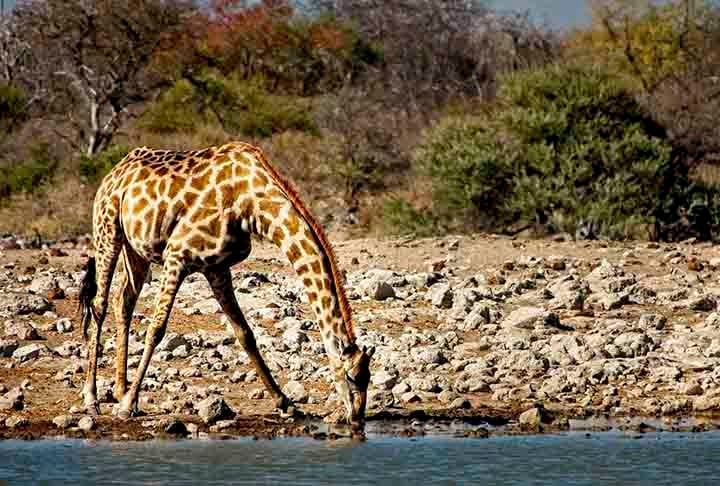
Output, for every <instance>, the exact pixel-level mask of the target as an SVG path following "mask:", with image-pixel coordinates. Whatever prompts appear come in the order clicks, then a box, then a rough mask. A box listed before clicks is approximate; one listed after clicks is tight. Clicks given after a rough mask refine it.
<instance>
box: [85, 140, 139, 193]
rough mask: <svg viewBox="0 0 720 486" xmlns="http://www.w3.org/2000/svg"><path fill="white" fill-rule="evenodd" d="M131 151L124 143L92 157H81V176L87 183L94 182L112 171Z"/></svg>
mask: <svg viewBox="0 0 720 486" xmlns="http://www.w3.org/2000/svg"><path fill="white" fill-rule="evenodd" d="M129 151H130V149H128V147H126V146H124V145H113V146H111V147H108V148H107V149H105V150H104V151H102V152H100V153H99V154H96V155H94V156H92V157H88V156H86V155H83V156H81V157H80V177H81V179H82V180H83V181H84V182H86V183H91V184H94V183H96V182H98V181H100V179H102V178H103V177H105V174H107V173H108V172H110V169H112V168H113V167H115V164H117V163H118V162H120V161H121V160H122V159H123V158H124V157H125V156H126V155H127V154H128V152H129Z"/></svg>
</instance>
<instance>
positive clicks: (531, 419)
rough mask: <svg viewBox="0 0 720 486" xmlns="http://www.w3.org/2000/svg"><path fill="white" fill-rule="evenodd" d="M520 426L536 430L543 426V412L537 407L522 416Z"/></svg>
mask: <svg viewBox="0 0 720 486" xmlns="http://www.w3.org/2000/svg"><path fill="white" fill-rule="evenodd" d="M519 422H520V426H521V427H525V428H528V429H532V430H536V429H538V428H540V426H541V425H542V411H541V410H540V409H539V408H537V407H535V408H531V409H530V410H526V411H524V412H523V413H521V414H520V418H519Z"/></svg>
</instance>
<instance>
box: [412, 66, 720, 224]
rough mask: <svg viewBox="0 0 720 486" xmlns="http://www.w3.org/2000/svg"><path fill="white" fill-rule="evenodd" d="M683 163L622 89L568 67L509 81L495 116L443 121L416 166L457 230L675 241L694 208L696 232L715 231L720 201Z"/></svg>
mask: <svg viewBox="0 0 720 486" xmlns="http://www.w3.org/2000/svg"><path fill="white" fill-rule="evenodd" d="M677 160H678V157H676V154H675V152H674V151H673V147H672V146H671V144H670V142H669V141H668V139H667V136H666V135H665V134H664V133H663V130H662V129H660V128H659V127H658V126H657V125H656V124H655V123H653V122H652V120H651V119H650V118H649V117H648V116H647V115H646V114H645V112H644V111H643V109H642V108H641V106H640V105H639V104H638V103H637V102H636V101H635V99H634V98H633V95H632V94H631V92H630V91H629V90H628V89H626V87H625V86H624V85H623V84H622V83H621V82H619V81H618V80H617V79H615V78H614V77H612V76H611V75H609V74H607V73H606V72H604V71H602V70H599V69H596V68H589V67H582V66H567V65H566V66H552V67H547V68H544V69H540V70H536V71H530V72H526V73H519V74H514V75H511V76H509V77H507V78H506V79H505V80H504V84H503V86H502V87H501V89H500V93H499V99H498V103H497V109H496V110H494V112H493V113H491V114H490V115H489V116H483V117H477V118H468V117H465V118H456V119H450V120H446V121H444V122H443V123H441V124H439V125H438V126H437V127H436V128H435V129H434V130H433V131H432V132H431V134H430V136H429V138H428V140H427V141H426V142H425V143H424V144H423V146H422V147H421V149H420V150H419V151H418V154H417V159H416V162H417V167H418V169H419V170H420V171H421V172H422V173H425V174H427V175H429V176H430V177H431V179H432V181H433V189H432V198H433V213H434V216H435V217H436V218H437V220H439V221H447V222H450V223H454V227H455V228H458V227H460V226H463V225H465V226H467V225H469V226H471V227H474V228H479V229H492V230H501V231H502V230H505V231H511V230H518V229H519V228H521V227H526V226H529V225H540V226H543V227H544V228H545V229H547V230H550V231H567V232H571V233H574V232H576V231H577V230H579V229H580V228H582V227H585V226H587V225H588V224H591V225H592V227H594V228H596V231H597V233H599V235H601V236H603V237H608V238H622V237H626V236H628V235H630V234H636V233H635V232H636V230H637V229H638V228H639V227H646V228H647V227H650V228H653V231H652V232H650V233H648V234H646V235H645V236H653V235H655V236H662V235H665V236H667V232H666V231H665V229H666V228H670V227H673V226H674V225H677V224H678V223H679V220H680V219H681V218H686V219H688V220H692V218H689V217H688V215H687V214H686V213H687V210H688V209H689V208H690V207H691V206H692V207H695V208H696V209H695V211H694V214H696V217H695V219H696V220H695V221H689V223H688V224H689V225H690V226H693V227H694V230H693V231H694V232H695V233H696V234H702V235H707V233H708V230H707V226H708V225H709V224H710V222H709V220H711V219H712V218H711V215H712V214H714V212H715V209H713V208H714V207H716V206H713V204H714V200H715V198H714V196H712V194H710V193H709V192H708V190H707V189H705V188H703V187H701V186H698V185H695V184H691V183H690V182H689V179H688V177H687V168H686V166H685V165H684V164H682V163H679V162H677ZM693 201H695V202H693ZM698 201H702V203H700V202H698ZM703 204H704V206H703ZM702 207H704V208H705V209H701V208H702ZM450 227H453V224H451V225H450Z"/></svg>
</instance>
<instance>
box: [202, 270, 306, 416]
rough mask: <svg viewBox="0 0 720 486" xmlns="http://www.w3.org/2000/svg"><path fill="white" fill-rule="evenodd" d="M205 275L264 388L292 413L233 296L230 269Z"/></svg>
mask: <svg viewBox="0 0 720 486" xmlns="http://www.w3.org/2000/svg"><path fill="white" fill-rule="evenodd" d="M205 277H206V278H207V279H208V282H209V283H210V287H211V288H212V289H213V293H214V295H215V298H216V299H217V301H218V303H219V304H220V307H221V308H222V310H223V311H224V312H225V315H227V317H228V319H229V320H230V323H231V324H232V327H233V331H234V332H235V337H236V338H237V340H238V342H239V343H240V346H242V348H243V349H244V350H245V352H246V353H247V354H248V357H249V358H250V361H251V362H252V364H253V366H254V367H255V371H257V374H258V376H259V377H260V379H261V380H262V382H263V384H264V385H265V388H266V389H267V391H268V392H269V393H270V395H272V397H273V399H274V400H275V406H276V407H277V408H279V409H280V410H281V411H282V412H284V413H291V414H294V413H295V412H296V409H295V406H294V404H293V402H292V401H291V400H290V399H289V398H288V397H287V395H285V394H284V393H283V391H282V390H281V389H280V387H279V386H278V385H277V383H276V382H275V379H274V378H273V377H272V374H271V373H270V369H269V368H268V366H267V364H266V363H265V360H264V359H263V358H262V355H261V354H260V351H259V350H258V348H257V343H256V342H255V335H254V334H253V332H252V329H251V328H250V325H249V324H248V323H247V321H246V320H245V316H244V315H243V313H242V311H241V310H240V306H239V305H238V303H237V299H236V298H235V293H234V292H233V288H232V278H231V275H230V270H229V269H225V270H220V271H216V272H212V273H206V274H205Z"/></svg>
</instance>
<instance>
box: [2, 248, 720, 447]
mask: <svg viewBox="0 0 720 486" xmlns="http://www.w3.org/2000/svg"><path fill="white" fill-rule="evenodd" d="M331 239H333V237H332V236H331ZM451 247H452V248H451ZM53 248H59V249H61V252H57V251H48V250H3V251H0V271H5V272H12V273H14V274H15V275H27V276H30V277H31V276H32V275H34V274H36V273H38V272H43V271H44V270H48V269H54V270H53V271H69V272H77V271H79V270H80V269H81V268H82V266H83V265H84V263H85V260H86V258H87V255H88V249H87V248H84V247H78V246H77V245H73V244H58V245H56V246H55V247H53ZM335 248H336V252H337V254H338V259H339V264H340V267H341V269H343V270H346V271H348V272H363V271H366V270H370V269H376V268H381V269H390V270H394V271H397V272H401V273H413V272H427V271H429V269H431V267H432V266H433V262H437V261H443V262H445V265H446V266H447V267H448V268H449V269H450V270H449V271H450V273H451V274H452V276H453V277H457V278H465V277H470V276H473V275H477V274H479V273H487V274H491V273H493V272H497V271H498V270H499V269H501V268H506V269H510V268H511V266H508V265H506V262H512V261H517V259H519V258H522V257H526V256H528V255H532V256H535V257H546V258H549V257H553V256H562V257H563V258H575V259H581V260H582V261H585V262H588V270H589V269H591V268H592V267H593V266H596V265H597V264H598V263H599V262H600V261H601V260H603V259H607V260H608V261H610V262H619V261H622V262H623V264H624V268H625V270H626V271H628V272H634V273H637V274H642V275H644V276H645V278H651V277H653V276H658V277H659V276H663V275H667V273H668V271H669V269H668V265H669V264H668V263H666V262H664V261H663V260H662V256H663V255H665V254H667V253H668V252H672V251H674V250H679V251H680V252H682V253H683V254H684V255H690V254H691V255H692V259H695V260H698V261H703V262H710V261H712V260H713V259H715V258H718V257H720V249H718V248H717V247H715V246H713V245H710V244H705V243H700V244H698V243H695V242H686V243H683V244H679V245H669V244H667V245H666V244H663V245H655V244H649V243H643V242H597V241H592V242H570V241H567V242H566V241H553V240H512V239H508V238H504V237H497V236H494V235H473V236H452V237H447V238H442V239H439V238H438V239H417V240H416V239H395V240H376V239H352V240H344V241H338V242H337V243H336V244H335ZM455 248H457V249H455ZM677 266H678V267H680V268H682V269H683V270H685V271H687V268H686V267H687V259H685V260H683V261H682V262H678V263H677ZM154 270H155V271H157V272H159V269H155V268H154ZM234 270H243V271H249V270H255V271H263V272H273V273H276V274H279V275H288V276H292V273H291V268H290V267H289V265H288V264H287V263H286V262H285V260H284V259H283V257H282V255H281V254H280V253H279V252H278V251H277V250H276V249H275V247H272V246H269V245H267V244H264V243H261V242H256V243H255V247H254V250H253V254H252V255H251V257H250V258H249V259H248V260H247V261H245V262H243V263H241V264H239V265H238V266H237V267H236V268H235V269H234ZM704 272H705V274H704V276H705V282H708V283H709V282H712V285H718V284H720V281H718V275H717V274H716V273H714V271H712V270H709V269H708V267H706V269H705V270H704ZM52 303H53V305H54V311H53V312H54V315H46V316H40V315H38V316H33V317H32V321H33V323H34V325H35V326H36V327H37V328H38V329H39V330H41V331H40V334H41V335H42V337H43V338H44V340H43V341H42V342H43V343H45V344H47V345H48V346H49V347H50V348H53V347H55V346H59V345H61V344H62V343H64V342H67V341H78V342H81V341H82V333H81V330H80V329H79V326H78V320H77V319H76V314H75V312H76V308H77V298H76V296H74V295H68V296H65V297H64V298H57V299H55V300H53V301H52ZM351 304H352V306H353V308H354V310H355V311H356V312H358V311H369V310H370V311H372V310H373V308H374V307H375V306H380V304H378V303H376V302H373V301H366V300H361V301H354V302H351ZM152 305H153V302H152V299H148V298H147V297H143V296H141V300H140V302H139V305H138V307H137V309H136V319H135V322H134V324H133V327H134V328H135V329H137V328H139V327H140V321H141V319H142V316H148V315H150V314H151V312H152ZM427 306H429V304H428V303H427V302H418V303H413V304H412V309H411V310H412V312H411V319H410V320H409V322H393V321H391V320H373V321H370V322H362V323H361V324H358V325H360V326H363V327H365V328H367V329H368V330H375V331H378V332H382V333H384V334H387V335H390V336H397V335H400V334H401V333H402V332H403V329H404V328H405V327H407V326H412V327H414V328H416V329H421V330H422V329H424V328H433V327H435V326H436V325H437V322H436V321H435V320H434V314H433V313H432V312H431V310H430V309H426V307H427ZM301 308H302V312H303V314H304V316H305V317H306V318H311V317H312V316H311V313H310V311H309V309H308V308H307V307H306V306H301ZM630 312H632V309H631V310H630ZM678 313H680V314H682V311H678ZM588 315H590V316H592V312H590V314H588ZM565 316H571V317H575V318H582V316H578V313H577V312H575V313H572V312H564V313H561V317H563V318H564V317H565ZM59 317H60V318H61V317H69V318H71V319H73V322H74V323H75V326H74V329H73V331H72V332H70V333H64V334H60V333H58V332H55V331H54V330H52V329H50V326H51V325H52V323H53V322H55V321H57V319H58V318H59ZM220 318H221V315H220V314H214V315H196V316H188V315H185V314H184V313H182V312H178V311H177V309H176V310H174V311H173V313H172V315H171V318H170V323H169V326H168V332H177V333H180V334H184V333H191V332H195V331H197V330H211V331H221V330H223V329H224V326H223V324H222V323H221V319H220ZM684 318H685V319H686V321H687V322H689V323H690V324H691V325H692V323H693V322H695V321H700V320H702V319H703V318H704V316H700V315H698V316H695V315H694V314H692V313H689V314H687V313H686V314H685V315H684ZM252 324H253V325H254V326H264V327H266V329H267V330H268V332H269V333H271V334H272V333H275V332H276V331H275V330H274V329H273V326H272V322H266V321H259V322H258V321H255V322H253V323H252ZM103 332H104V336H105V337H107V336H110V335H112V333H113V332H114V323H113V318H112V315H110V316H109V317H108V320H107V321H106V324H105V327H104V331H103ZM311 332H312V331H311ZM479 337H480V335H479V333H478V331H474V332H469V333H467V335H466V336H465V340H466V341H470V340H473V339H476V338H479ZM69 363H70V361H68V360H67V359H61V358H59V357H53V356H50V357H45V358H41V359H38V360H34V361H31V362H29V363H17V362H16V361H15V360H13V359H11V358H0V384H2V385H4V387H5V388H6V389H7V390H9V389H12V388H14V387H18V386H20V387H23V389H24V395H25V407H24V409H23V410H21V411H15V412H11V413H8V412H3V411H0V417H6V418H7V417H9V416H13V417H19V418H23V419H27V421H28V423H27V424H26V425H22V424H21V425H20V426H15V427H5V428H3V427H2V426H1V425H0V438H11V437H16V438H38V437H43V436H47V435H58V434H64V435H69V436H82V437H102V438H113V439H144V438H152V437H165V436H174V435H185V434H187V433H188V430H187V429H188V427H187V426H188V425H190V428H191V429H192V430H191V431H190V433H194V434H196V435H197V434H202V433H205V432H210V433H215V434H220V435H223V434H226V435H227V434H230V435H250V436H260V437H272V436H280V435H309V436H315V437H318V438H324V437H328V436H329V437H331V438H332V437H333V436H334V435H335V434H340V435H342V434H343V433H345V432H344V431H343V430H339V432H334V431H333V430H332V429H328V428H327V427H325V426H324V425H323V424H322V417H323V416H324V415H327V414H328V413H330V411H331V409H330V406H329V405H328V404H327V403H326V402H325V401H324V400H318V401H316V402H315V403H312V402H311V403H308V404H303V405H300V409H301V411H302V412H303V414H304V416H303V417H294V418H282V417H280V416H279V415H278V414H277V413H276V412H275V411H274V410H273V406H272V403H271V401H270V399H269V398H265V399H250V398H249V395H250V394H251V392H252V391H253V390H254V389H257V388H258V387H260V386H261V384H260V382H259V381H255V382H254V383H245V382H241V383H230V381H229V380H227V377H229V376H230V375H232V373H233V372H235V371H237V370H240V371H250V367H249V365H244V367H238V368H237V369H233V368H230V369H227V370H226V371H225V374H226V379H225V380H218V379H217V377H214V376H213V377H211V376H208V377H201V378H191V379H189V380H188V381H190V382H192V385H194V386H209V385H219V386H222V387H224V390H225V391H224V393H223V397H224V398H225V399H226V400H227V401H228V403H229V404H230V405H231V406H232V407H233V409H234V410H236V411H238V418H237V419H236V420H235V421H234V422H233V423H232V424H226V426H225V427H224V428H223V429H221V430H218V429H217V428H215V429H213V428H211V426H209V425H206V424H203V423H202V422H201V421H199V420H198V419H197V417H196V416H191V415H188V416H180V417H177V416H176V418H177V419H178V420H180V421H182V423H183V426H182V427H180V432H177V430H176V429H173V428H172V427H170V426H171V425H172V424H173V418H172V417H171V416H169V415H167V414H165V413H163V412H161V411H159V410H158V409H157V407H156V405H158V404H160V403H161V402H163V401H164V400H165V398H166V395H167V393H168V392H167V391H166V390H163V389H159V390H147V391H143V392H142V393H141V403H140V408H141V409H143V410H146V411H147V415H145V416H141V417H136V418H132V419H130V420H128V421H126V422H122V421H120V420H117V419H114V418H113V417H112V414H111V408H112V406H113V404H112V403H102V408H101V417H100V418H99V419H98V421H97V424H96V426H95V428H94V430H92V431H88V432H83V431H81V430H78V429H77V428H75V427H71V428H69V429H65V430H61V429H58V428H57V427H55V426H54V425H53V423H52V420H53V418H54V417H56V416H59V415H63V414H68V412H69V410H71V407H73V406H80V405H81V400H80V397H79V392H80V389H81V388H82V380H83V376H84V375H83V373H82V372H78V373H75V374H73V375H72V376H71V377H70V378H69V379H68V380H60V379H56V375H57V374H58V372H61V371H63V370H64V369H66V368H67V367H68V364H69ZM153 365H157V366H160V367H162V368H167V367H168V366H170V365H172V363H167V362H165V363H156V362H155V361H153ZM113 374H114V370H113V368H112V366H109V365H105V366H103V367H101V368H100V369H99V378H100V379H102V378H106V379H112V378H113ZM132 376H133V370H130V371H129V379H131V378H132ZM277 379H278V381H279V383H280V384H281V386H282V384H284V383H285V382H286V381H287V377H286V376H285V375H284V374H281V375H280V376H277ZM27 380H29V382H28V381H27ZM310 386H311V389H312V390H313V392H314V393H315V394H317V395H319V396H322V394H323V393H324V392H327V393H329V391H330V386H329V385H328V384H327V383H324V382H317V383H312V384H311V385H310ZM0 395H1V393H0ZM491 395H492V394H491V393H487V392H486V393H465V394H463V396H464V398H466V399H467V400H468V401H469V403H470V405H471V407H470V408H467V409H462V410H448V409H446V408H444V407H443V405H442V404H441V403H437V402H432V401H429V402H423V403H421V404H415V405H413V404H408V405H407V406H406V407H404V409H403V410H400V411H396V412H379V413H378V412H376V413H372V412H371V413H369V415H368V423H369V424H372V423H373V422H375V423H376V426H375V430H384V429H383V426H384V425H380V424H385V425H387V424H390V425H387V427H386V430H393V431H394V432H393V433H398V434H407V435H415V434H417V433H421V430H422V427H420V428H418V426H417V425H418V424H421V423H426V424H427V423H433V424H453V423H456V424H457V423H462V424H464V426H463V427H461V433H462V434H464V435H466V436H467V435H473V434H475V435H479V436H482V435H483V434H484V432H482V431H483V430H485V428H486V427H487V426H488V425H490V426H499V427H504V429H503V430H505V431H511V432H512V431H516V432H520V431H522V430H524V429H523V428H521V427H519V426H518V427H515V428H513V426H514V424H516V421H517V418H518V416H519V415H520V414H521V413H522V412H523V411H525V410H527V408H528V404H527V402H518V401H513V402H502V401H495V400H492V397H491ZM547 413H548V414H550V415H551V416H552V419H551V420H548V421H547V424H546V425H545V426H544V427H543V429H544V430H559V429H562V428H565V427H567V426H568V424H569V421H568V419H572V418H576V417H575V416H574V415H573V412H571V411H569V410H568V411H563V410H556V411H554V412H553V411H552V410H548V411H547ZM0 423H2V420H0ZM713 423H714V422H713V421H712V420H711V421H708V422H707V423H705V425H702V427H714V425H707V424H713ZM192 424H195V427H192ZM393 424H394V425H393ZM694 426H696V425H694ZM669 428H672V427H670V426H669ZM167 430H170V432H167ZM459 430H460V429H459Z"/></svg>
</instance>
